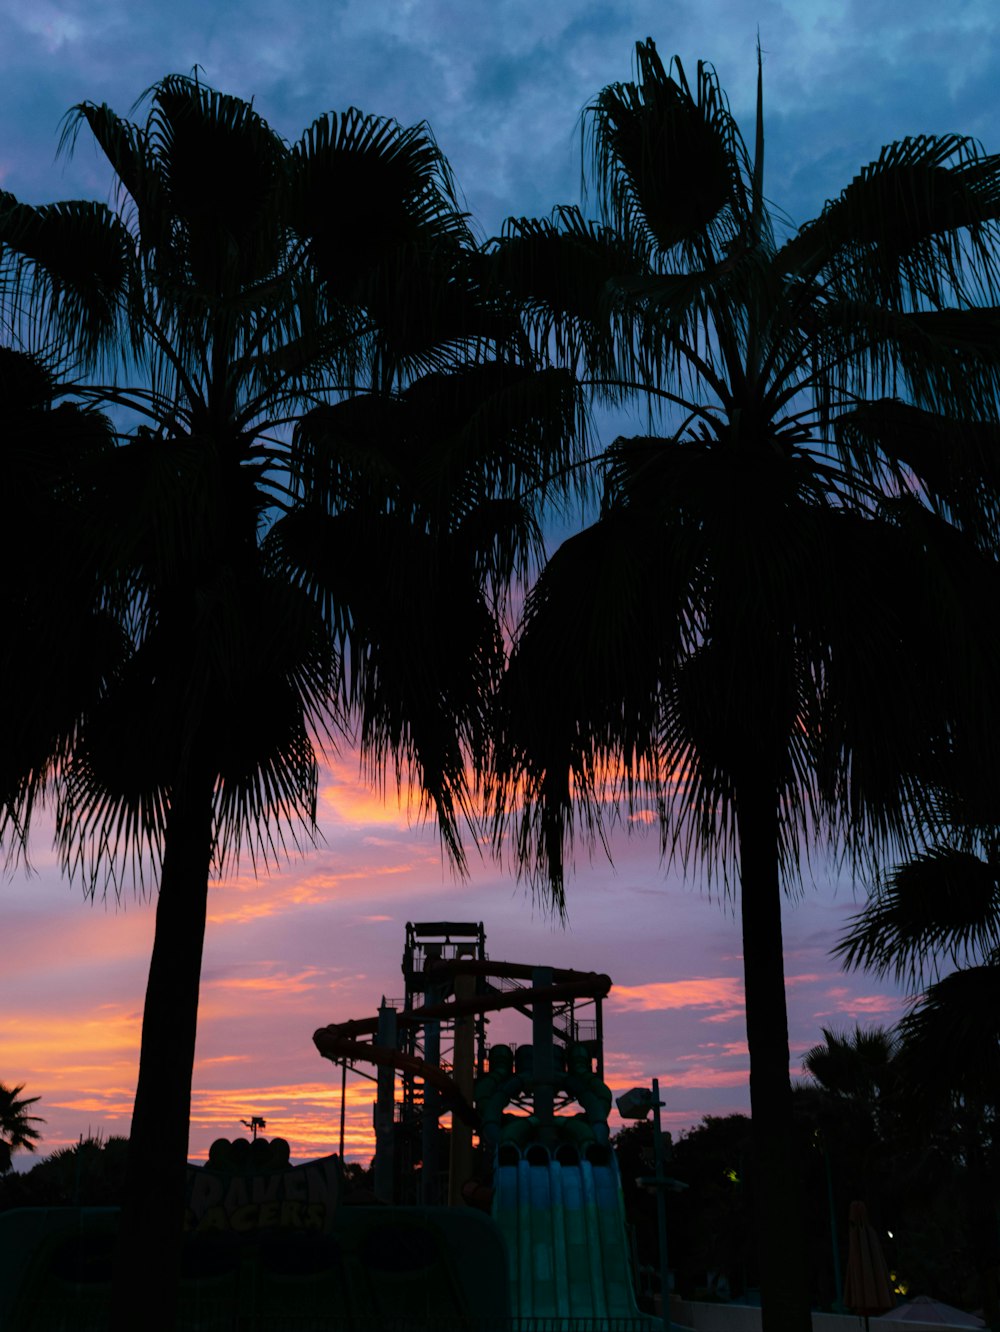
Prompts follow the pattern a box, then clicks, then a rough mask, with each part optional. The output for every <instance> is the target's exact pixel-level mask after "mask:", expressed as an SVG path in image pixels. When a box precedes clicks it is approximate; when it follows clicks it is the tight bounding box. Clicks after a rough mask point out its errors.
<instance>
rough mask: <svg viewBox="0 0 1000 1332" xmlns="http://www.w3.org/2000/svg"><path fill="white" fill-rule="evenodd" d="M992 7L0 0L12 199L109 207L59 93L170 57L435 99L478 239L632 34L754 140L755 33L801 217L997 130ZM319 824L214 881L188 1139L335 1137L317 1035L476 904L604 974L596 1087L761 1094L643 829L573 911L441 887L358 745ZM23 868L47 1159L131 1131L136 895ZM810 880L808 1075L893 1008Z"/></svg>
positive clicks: (358, 1099) (22, 1058) (7, 1068)
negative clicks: (420, 943) (308, 834)
mask: <svg viewBox="0 0 1000 1332" xmlns="http://www.w3.org/2000/svg"><path fill="white" fill-rule="evenodd" d="M997 26H998V25H997V10H996V4H995V0H953V2H952V3H949V4H947V5H942V4H941V3H939V0H909V2H908V3H907V4H905V5H901V4H899V3H898V0H840V2H839V3H838V2H836V0H830V2H829V3H827V2H823V3H819V2H812V0H794V2H793V0H789V3H779V2H778V0H760V3H756V4H752V5H751V4H749V3H744V2H743V0H687V2H686V3H682V4H681V3H670V2H669V0H667V2H662V0H657V3H631V4H618V3H614V2H613V0H611V2H609V3H600V4H591V3H584V2H583V0H581V2H580V3H569V2H568V0H551V2H550V3H549V4H547V5H543V4H539V3H538V2H537V0H492V2H491V3H483V2H482V0H464V3H457V0H366V2H365V3H355V2H354V0H322V2H320V0H304V2H303V0H300V2H299V3H296V4H282V5H277V4H273V3H265V2H264V0H254V2H253V3H239V4H236V3H226V2H224V0H216V2H215V3H210V4H206V3H199V4H195V3H192V2H191V0H174V2H172V3H167V4H163V3H156V4H151V3H147V2H146V0H134V2H133V3H130V4H125V3H124V2H123V0H87V2H86V3H83V2H82V0H72V2H70V0H32V3H30V4H27V5H26V4H24V3H23V0H22V2H19V3H17V4H15V3H12V0H0V32H2V36H3V40H2V42H0V188H2V189H3V190H6V191H9V192H11V193H13V194H14V195H16V196H17V197H19V198H21V199H24V200H26V201H30V202H34V203H39V202H45V201H49V200H55V199H61V198H78V197H97V198H106V197H108V188H109V182H108V178H107V176H106V174H105V173H104V171H103V170H102V167H101V163H100V161H99V159H98V157H97V155H96V153H95V152H94V151H93V150H92V148H91V147H90V145H89V144H88V143H87V141H86V138H85V136H84V135H81V139H80V142H79V144H78V147H77V151H76V153H75V155H74V156H73V157H72V159H66V158H62V159H59V160H57V159H56V156H55V153H56V146H57V142H58V135H59V127H60V121H61V118H62V117H63V115H64V114H65V112H66V111H67V110H68V109H69V108H70V107H71V106H72V105H73V104H75V103H77V102H79V101H81V100H89V101H95V102H108V103H109V104H110V105H111V106H112V107H114V108H115V110H117V111H119V112H120V113H123V114H127V113H128V111H129V109H130V108H131V107H132V106H133V104H134V103H135V101H136V99H137V98H138V97H139V96H140V95H141V94H142V93H143V91H144V90H145V89H146V88H147V87H148V86H149V85H150V84H151V83H153V82H154V81H155V80H156V79H157V78H159V77H161V76H162V75H164V74H166V73H170V72H190V71H191V70H192V68H193V67H194V66H196V65H197V66H198V67H199V69H200V77H202V78H204V80H205V81H206V82H208V83H210V84H212V85H213V86H215V87H217V88H219V89H221V90H223V91H225V92H230V93H234V94H238V95H240V96H243V97H247V98H250V97H252V98H253V99H254V102H255V105H256V107H257V109H258V110H259V111H260V112H261V114H263V115H264V116H265V118H266V119H268V120H269V121H270V122H271V123H272V124H273V125H274V126H275V127H276V128H277V129H278V130H279V131H280V132H281V133H282V134H283V135H285V136H286V137H287V138H289V139H294V138H296V137H298V135H299V134H300V133H301V131H302V130H303V129H304V128H305V127H306V126H307V125H308V124H309V123H310V122H311V121H312V120H313V119H314V118H315V117H316V116H318V115H320V114H322V113H323V112H325V111H327V110H329V109H334V110H343V109H346V108H347V107H348V106H350V105H355V106H358V107H360V108H361V109H362V110H364V111H368V112H373V113H376V114H380V115H387V116H394V117H395V118H397V119H398V120H400V121H401V122H403V123H406V124H412V123H415V122H418V121H424V120H426V121H427V122H429V124H430V126H431V128H432V130H433V132H434V134H435V136H436V138H437V140H438V142H439V144H440V146H441V148H442V150H443V151H444V153H445V154H446V156H447V157H448V159H449V160H450V162H451V164H452V167H453V168H454V171H455V175H456V178H457V181H458V185H459V187H460V190H461V192H462V195H463V196H464V198H465V200H466V201H467V205H468V208H469V210H470V212H471V213H472V214H473V217H474V219H475V220H476V223H477V225H478V228H479V230H480V232H481V233H482V234H483V235H484V236H489V235H493V234H496V233H497V232H498V231H499V229H500V227H501V226H502V223H503V220H504V218H505V217H507V216H509V215H512V214H514V215H525V214H527V215H533V214H544V213H547V212H548V211H549V210H550V209H551V207H552V206H553V205H555V204H559V203H574V202H577V201H578V200H579V198H580V117H581V112H582V111H583V110H584V108H585V107H586V105H587V103H588V101H589V100H590V99H591V98H592V97H593V95H594V94H595V93H596V92H597V91H598V90H599V89H600V88H601V87H602V86H603V85H604V84H606V83H609V82H612V81H616V80H625V79H628V78H629V77H630V75H631V73H632V70H633V63H632V61H633V47H634V43H635V41H636V40H637V39H642V38H645V37H647V36H652V37H653V38H654V39H655V40H656V42H657V45H658V48H659V50H660V52H661V54H662V55H663V56H664V57H665V58H669V56H670V55H671V54H673V53H677V54H679V55H680V56H681V58H682V60H683V61H684V63H685V66H686V67H687V68H688V70H689V71H690V73H692V74H693V72H694V66H695V64H696V62H697V60H698V59H699V58H704V59H707V60H710V61H712V63H714V65H715V66H716V68H717V70H718V72H719V75H720V78H721V80H722V83H723V86H724V87H725V88H726V89H727V90H728V93H729V96H730V101H731V104H732V107H733V110H734V111H735V112H736V114H737V116H738V118H739V119H740V120H741V121H742V123H743V125H744V127H745V130H746V131H747V133H748V134H749V133H750V132H751V116H752V111H753V103H754V95H755V73H756V69H755V43H756V41H757V37H758V33H759V39H760V43H761V47H762V49H763V53H764V79H765V116H766V134H767V158H766V163H767V165H766V189H767V192H768V194H769V196H770V198H771V199H772V200H773V201H774V202H775V203H776V204H777V205H778V206H779V207H780V209H781V210H783V213H784V215H785V216H786V217H787V219H788V223H789V226H794V225H797V224H799V223H801V222H803V221H806V220H807V219H808V218H810V217H811V216H813V215H814V214H815V213H816V212H817V211H818V210H819V209H820V208H821V207H822V205H823V202H824V200H825V199H827V198H828V197H830V196H831V195H834V194H836V193H838V192H839V190H840V189H841V188H842V187H843V186H844V185H845V184H846V183H847V182H848V180H849V179H850V178H851V177H852V176H853V175H854V174H855V173H856V172H857V170H858V169H860V167H861V166H863V165H864V163H866V162H867V161H869V160H870V159H871V158H873V157H874V156H876V155H877V153H878V150H879V148H880V147H881V145H882V144H883V143H885V142H888V141H890V140H892V139H895V138H900V137H903V136H905V135H912V134H919V133H922V132H932V133H944V132H951V131H954V132H961V133H966V134H970V135H972V136H974V137H976V138H978V139H980V140H981V141H982V142H983V143H984V144H985V146H986V147H987V149H990V150H997V151H1000V94H998V89H1000V44H998V43H997V41H996V32H997ZM607 442H610V441H607ZM320 823H321V829H322V832H323V839H322V842H321V844H320V845H319V846H317V848H316V849H314V850H312V851H309V852H307V853H306V854H305V855H304V856H303V857H302V858H301V859H299V860H295V861H293V862H292V863H290V864H288V865H287V866H285V867H284V868H282V869H281V870H280V871H279V872H277V873H275V874H272V875H271V876H270V877H269V878H267V879H264V880H261V881H260V882H254V881H253V879H252V876H251V875H250V874H249V872H246V873H245V874H244V875H242V876H238V877H235V878H232V879H229V880H227V881H225V882H224V883H222V884H221V885H219V886H217V887H216V888H215V889H214V890H213V894H212V898H211V902H210V923H209V932H208V939H207V944H206V953H205V965H204V987H203V999H202V1015H201V1024H200V1034H199V1047H198V1064H197V1067H196V1071H195V1102H194V1115H193V1125H192V1152H193V1154H195V1155H201V1154H203V1153H204V1152H205V1150H206V1149H207V1147H208V1144H209V1143H210V1142H211V1140H212V1139H213V1138H215V1137H218V1136H222V1135H227V1136H232V1135H234V1134H235V1133H236V1132H237V1131H238V1130H239V1120H240V1119H241V1118H249V1116H250V1114H251V1113H253V1114H260V1115H264V1116H265V1117H266V1118H267V1120H268V1131H269V1133H270V1132H272V1131H273V1132H275V1133H282V1134H283V1136H286V1137H288V1138H289V1139H290V1141H291V1142H292V1146H293V1151H295V1153H296V1154H297V1155H298V1156H299V1157H304V1156H309V1155H314V1154H321V1153H323V1152H326V1151H329V1150H333V1148H334V1145H335V1140H336V1132H337V1118H338V1111H339V1075H338V1074H337V1073H336V1070H334V1068H333V1067H332V1066H331V1065H329V1064H327V1063H326V1062H325V1061H323V1060H321V1059H320V1058H319V1057H318V1055H317V1054H316V1052H315V1049H314V1047H313V1045H312V1040H311V1035H312V1031H313V1030H314V1028H316V1027H318V1026H321V1025H325V1024H326V1023H328V1022H333V1021H337V1020H341V1019H347V1018H352V1017H361V1016H365V1015H367V1014H369V1013H371V1012H373V1011H374V1008H375V1006H376V1005H377V1003H378V1001H379V999H380V997H381V996H382V995H383V994H386V995H387V996H389V997H390V998H391V997H393V996H394V995H397V994H399V993H401V990H402V985H401V977H400V971H399V961H400V955H401V952H402V946H403V929H404V924H405V922H406V921H407V920H420V919H442V918H445V919H453V920H483V921H484V922H485V924H486V929H487V935H488V946H489V951H490V953H491V955H492V956H494V957H497V958H503V959H505V960H509V961H523V962H535V963H546V964H551V965H555V966H574V967H578V968H592V969H594V970H598V971H605V972H608V973H609V974H610V975H611V976H612V978H613V980H614V981H615V986H616V988H615V990H614V991H613V992H612V999H611V1001H610V1003H609V1006H608V1012H607V1018H606V1024H605V1039H606V1046H607V1051H608V1065H607V1067H608V1074H609V1080H610V1081H611V1082H612V1084H613V1085H614V1086H615V1088H616V1089H620V1088H624V1087H627V1086H630V1085H632V1084H633V1083H635V1082H641V1081H645V1080H648V1078H649V1077H651V1076H654V1075H656V1076H659V1077H660V1078H661V1081H662V1082H663V1083H664V1084H665V1088H666V1095H667V1110H666V1118H667V1123H668V1125H669V1126H670V1127H672V1128H673V1129H675V1130H676V1129H680V1128H683V1127H686V1126H688V1125H691V1124H693V1123H696V1122H697V1121H698V1119H699V1118H700V1117H701V1116H702V1115H703V1114H705V1113H725V1112H728V1111H731V1110H746V1109H747V1107H748V1103H749V1096H748V1089H747V1081H746V1078H747V1058H746V1049H745V1034H744V1029H743V1012H742V1001H741V971H742V968H741V960H740V956H739V952H740V947H739V928H738V924H737V922H736V921H735V920H734V918H733V915H732V912H731V910H727V909H726V906H725V904H724V903H720V902H719V901H718V900H717V899H715V898H710V897H709V895H707V894H706V892H705V891H704V889H703V885H702V884H701V882H700V881H699V880H698V878H697V877H696V876H692V877H690V878H689V880H688V881H687V882H686V883H685V882H684V880H683V877H682V875H681V874H680V872H679V871H677V870H670V871H668V870H666V869H665V868H664V867H663V866H662V865H661V864H660V863H659V860H658V855H657V840H656V836H655V834H654V835H651V836H644V835H642V830H641V829H637V835H636V836H635V837H633V838H626V837H625V836H624V834H622V835H621V836H619V837H616V839H615V842H614V851H615V868H614V869H613V870H612V869H611V868H609V866H608V865H607V864H606V863H605V862H604V861H603V860H597V859H595V860H594V861H593V862H592V863H591V862H589V861H588V860H587V858H586V856H585V854H584V855H581V857H580V858H579V859H578V863H577V866H576V871H575V873H574V874H573V876H572V877H571V879H570V882H569V887H568V904H569V921H568V924H567V926H566V927H565V928H564V927H563V926H562V925H560V924H559V923H557V922H553V921H552V920H551V918H550V917H549V916H547V915H546V913H545V912H544V910H542V909H540V908H539V907H537V906H533V904H532V901H531V897H530V894H528V893H527V892H526V890H525V889H524V888H523V887H521V886H518V885H517V884H515V882H514V881H513V879H512V877H511V875H510V874H508V873H507V872H505V871H504V870H503V869H501V868H500V867H497V866H496V865H495V864H493V863H491V862H489V861H483V862H477V861H476V858H475V855H474V854H473V856H472V857H471V860H472V875H471V879H470V881H469V882H466V883H462V882H460V881H458V880H456V879H455V878H454V876H453V875H452V874H451V872H450V871H449V869H448V868H447V867H446V866H444V865H443V864H442V860H441V856H440V853H439V849H438V845H437V842H436V839H435V836H434V834H433V831H431V830H421V829H420V828H419V826H418V825H417V824H415V823H413V822H411V821H410V820H409V819H408V818H407V814H406V811H405V809H404V810H402V811H400V810H399V809H398V808H397V807H396V805H395V802H394V801H391V800H390V802H389V804H388V806H384V805H383V804H382V802H381V800H380V799H379V798H377V797H376V796H375V795H374V794H372V793H371V792H370V791H369V790H368V789H367V788H366V787H365V786H364V784H363V783H362V781H361V779H360V776H359V774H358V766H357V762H356V760H354V759H353V758H352V756H351V755H350V754H348V753H345V754H343V755H341V756H340V757H339V758H338V759H336V760H335V761H334V763H333V764H332V765H331V767H330V769H329V771H328V772H327V774H326V779H325V782H324V787H323V798H322V802H321V812H320ZM32 859H33V867H34V872H33V874H32V875H31V876H30V877H27V876H25V874H24V873H23V872H21V871H18V872H16V873H15V874H14V875H12V876H10V877H9V878H8V879H7V880H4V881H3V882H0V911H2V916H0V919H2V921H3V927H2V928H3V935H4V939H5V941H6V944H7V947H6V948H5V964H4V969H3V976H2V980H0V1012H2V1013H3V1020H2V1023H0V1081H4V1082H6V1083H8V1084H9V1083H11V1082H15V1083H21V1082H24V1083H25V1084H26V1090H27V1092H28V1093H29V1094H39V1095H41V1096H42V1098H43V1099H42V1103H41V1105H40V1107H39V1110H40V1113H41V1114H43V1115H44V1116H45V1118H46V1120H47V1125H46V1127H45V1144H44V1146H45V1147H46V1148H48V1149H51V1148H53V1147H55V1146H58V1145H61V1144H63V1143H66V1142H70V1141H73V1140H75V1139H76V1138H77V1136H78V1135H79V1134H80V1133H81V1132H84V1133H86V1132H87V1131H88V1129H90V1130H98V1129H100V1130H102V1131H104V1132H106V1133H125V1132H127V1131H128V1123H129V1115H130V1110H131V1099H132V1094H133V1090H134V1079H135V1071H136V1064H137V1058H138V1041H139V1018H140V1014H141V1007H142V1000H143V993H144V987H145V977H146V968H147V965H148V958H149V950H150V945H151V941H152V926H153V908H152V905H151V903H149V902H145V903H143V902H135V901H133V900H131V899H130V900H128V901H127V902H126V903H125V904H124V906H123V909H119V908H117V907H116V905H115V903H114V902H111V903H108V904H102V903H100V902H98V903H97V904H95V905H93V906H92V905H89V904H87V903H85V902H84V901H83V900H82V893H81V890H80V888H79V886H78V885H71V884H68V883H67V882H66V881H65V880H64V879H63V878H62V877H61V875H60V873H59V868H58V864H57V862H56V859H55V856H54V854H53V853H52V852H51V851H50V847H49V845H48V843H47V842H46V840H45V838H44V835H39V836H38V837H36V839H35V841H34V843H33V857H32ZM813 870H814V874H815V879H816V883H815V886H814V885H813V884H812V883H811V882H809V881H807V883H806V885H805V892H804V895H803V897H802V900H801V901H800V902H798V903H797V904H795V905H791V904H790V905H789V908H788V910H787V912H786V924H785V934H786V971H787V976H788V998H789V1012H790V1028H791V1044H792V1063H793V1070H794V1069H797V1067H798V1063H799V1062H800V1060H801V1055H802V1052H803V1051H804V1050H805V1049H806V1048H808V1047H809V1046H810V1045H812V1044H814V1043H815V1042H816V1041H817V1040H819V1039H820V1027H821V1026H828V1027H835V1028H838V1029H843V1028H845V1027H848V1026H852V1025H853V1023H854V1022H855V1021H860V1022H867V1021H882V1022H885V1021H892V1020H894V1019H895V1018H896V1017H897V1016H898V1015H899V1013H900V1012H901V1011H902V1005H901V1000H900V998H899V996H898V995H896V994H895V993H894V992H893V991H892V990H891V988H889V987H886V986H882V985H878V984H875V983H874V982H873V981H870V980H869V979H867V978H865V977H856V976H850V977H845V976H844V975H843V974H842V973H840V971H839V970H838V968H837V967H836V965H835V964H834V963H833V962H832V961H831V959H830V958H829V956H828V950H829V947H830V946H831V944H832V943H833V941H834V940H835V938H836V937H837V934H838V933H839V932H840V930H841V929H842V928H843V925H844V923H845V921H846V918H847V916H848V915H849V914H850V912H851V911H852V910H853V909H854V908H855V905H856V903H855V901H854V898H853V896H852V886H851V883H850V881H849V879H847V878H846V877H845V878H841V880H840V882H839V885H838V883H837V880H836V875H835V874H834V872H833V871H831V870H828V869H827V868H826V867H825V866H824V864H823V862H822V858H820V859H819V860H818V861H817V862H816V863H815V864H814V866H813ZM371 1100H372V1090H371V1087H370V1084H368V1083H366V1082H364V1081H362V1080H360V1079H353V1080H352V1082H351V1087H350V1094H349V1121H348V1123H349V1132H348V1149H349V1154H352V1155H355V1156H358V1157H362V1158H366V1157H367V1155H368V1154H369V1153H370V1124H371V1112H370V1102H371Z"/></svg>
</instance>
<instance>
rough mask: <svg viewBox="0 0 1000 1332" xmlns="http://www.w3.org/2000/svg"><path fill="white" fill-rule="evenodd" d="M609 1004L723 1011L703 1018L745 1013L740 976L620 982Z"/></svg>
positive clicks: (628, 1007) (718, 1019) (640, 1009)
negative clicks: (621, 983)
mask: <svg viewBox="0 0 1000 1332" xmlns="http://www.w3.org/2000/svg"><path fill="white" fill-rule="evenodd" d="M609 1004H610V1006H611V1007H614V1008H624V1009H626V1010H630V1011H633V1012H636V1011H637V1012H666V1011H669V1010H671V1009H684V1008H714V1009H719V1010H720V1011H719V1012H718V1013H713V1014H711V1015H708V1016H706V1017H705V1018H704V1019H703V1020H704V1021H706V1022H728V1021H729V1020H730V1019H731V1018H733V1017H736V1016H738V1015H739V1014H740V1013H742V1012H743V980H742V978H741V977H739V976H714V977H697V978H693V979H690V980H676V981H654V982H651V983H650V984H648V985H619V986H616V987H615V988H614V990H612V992H611V996H610V999H609Z"/></svg>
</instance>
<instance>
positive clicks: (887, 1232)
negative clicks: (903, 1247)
mask: <svg viewBox="0 0 1000 1332" xmlns="http://www.w3.org/2000/svg"><path fill="white" fill-rule="evenodd" d="M885 1233H886V1234H887V1235H888V1236H889V1238H890V1239H892V1231H891V1230H887V1231H886V1232H885Z"/></svg>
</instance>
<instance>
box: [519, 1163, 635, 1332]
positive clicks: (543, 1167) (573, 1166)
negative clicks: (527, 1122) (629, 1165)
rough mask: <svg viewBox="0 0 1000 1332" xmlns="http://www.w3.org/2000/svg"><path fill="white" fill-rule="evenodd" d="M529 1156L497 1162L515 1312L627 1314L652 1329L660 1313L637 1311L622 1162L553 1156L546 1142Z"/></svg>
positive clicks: (538, 1314) (623, 1316) (611, 1316)
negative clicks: (651, 1314) (620, 1175)
mask: <svg viewBox="0 0 1000 1332" xmlns="http://www.w3.org/2000/svg"><path fill="white" fill-rule="evenodd" d="M528 1154H529V1155H530V1156H531V1158H532V1159H531V1160H530V1161H529V1160H526V1159H524V1158H522V1159H520V1160H518V1161H517V1162H515V1163H511V1164H507V1165H499V1166H497V1169H496V1175H495V1178H494V1184H495V1192H494V1197H493V1217H494V1220H495V1221H496V1222H497V1225H498V1226H499V1228H500V1231H501V1233H502V1234H503V1237H504V1240H505V1241H506V1243H507V1248H508V1250H509V1252H510V1282H511V1291H510V1300H511V1311H512V1313H513V1315H514V1317H515V1318H517V1317H522V1318H591V1319H593V1318H600V1319H618V1320H629V1324H630V1325H632V1326H636V1327H638V1326H646V1327H648V1328H650V1329H653V1328H658V1327H660V1326H661V1324H660V1321H659V1319H653V1318H649V1317H648V1315H644V1314H642V1313H640V1312H639V1309H638V1307H637V1305H636V1302H635V1296H634V1294H633V1292H632V1275H631V1262H630V1256H629V1248H628V1241H627V1238H626V1235H625V1211H624V1205H623V1201H622V1191H621V1183H620V1181H619V1178H618V1167H617V1164H616V1162H615V1160H614V1157H613V1156H611V1157H610V1158H609V1159H608V1160H607V1162H606V1163H601V1164H592V1163H591V1162H590V1161H588V1160H578V1161H573V1160H572V1156H573V1155H574V1154H572V1153H571V1154H569V1155H570V1158H571V1159H570V1161H567V1162H566V1163H564V1162H561V1161H558V1160H552V1159H551V1158H550V1157H549V1155H548V1153H547V1152H546V1151H545V1150H544V1148H542V1149H539V1148H538V1147H532V1148H529V1149H528Z"/></svg>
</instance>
